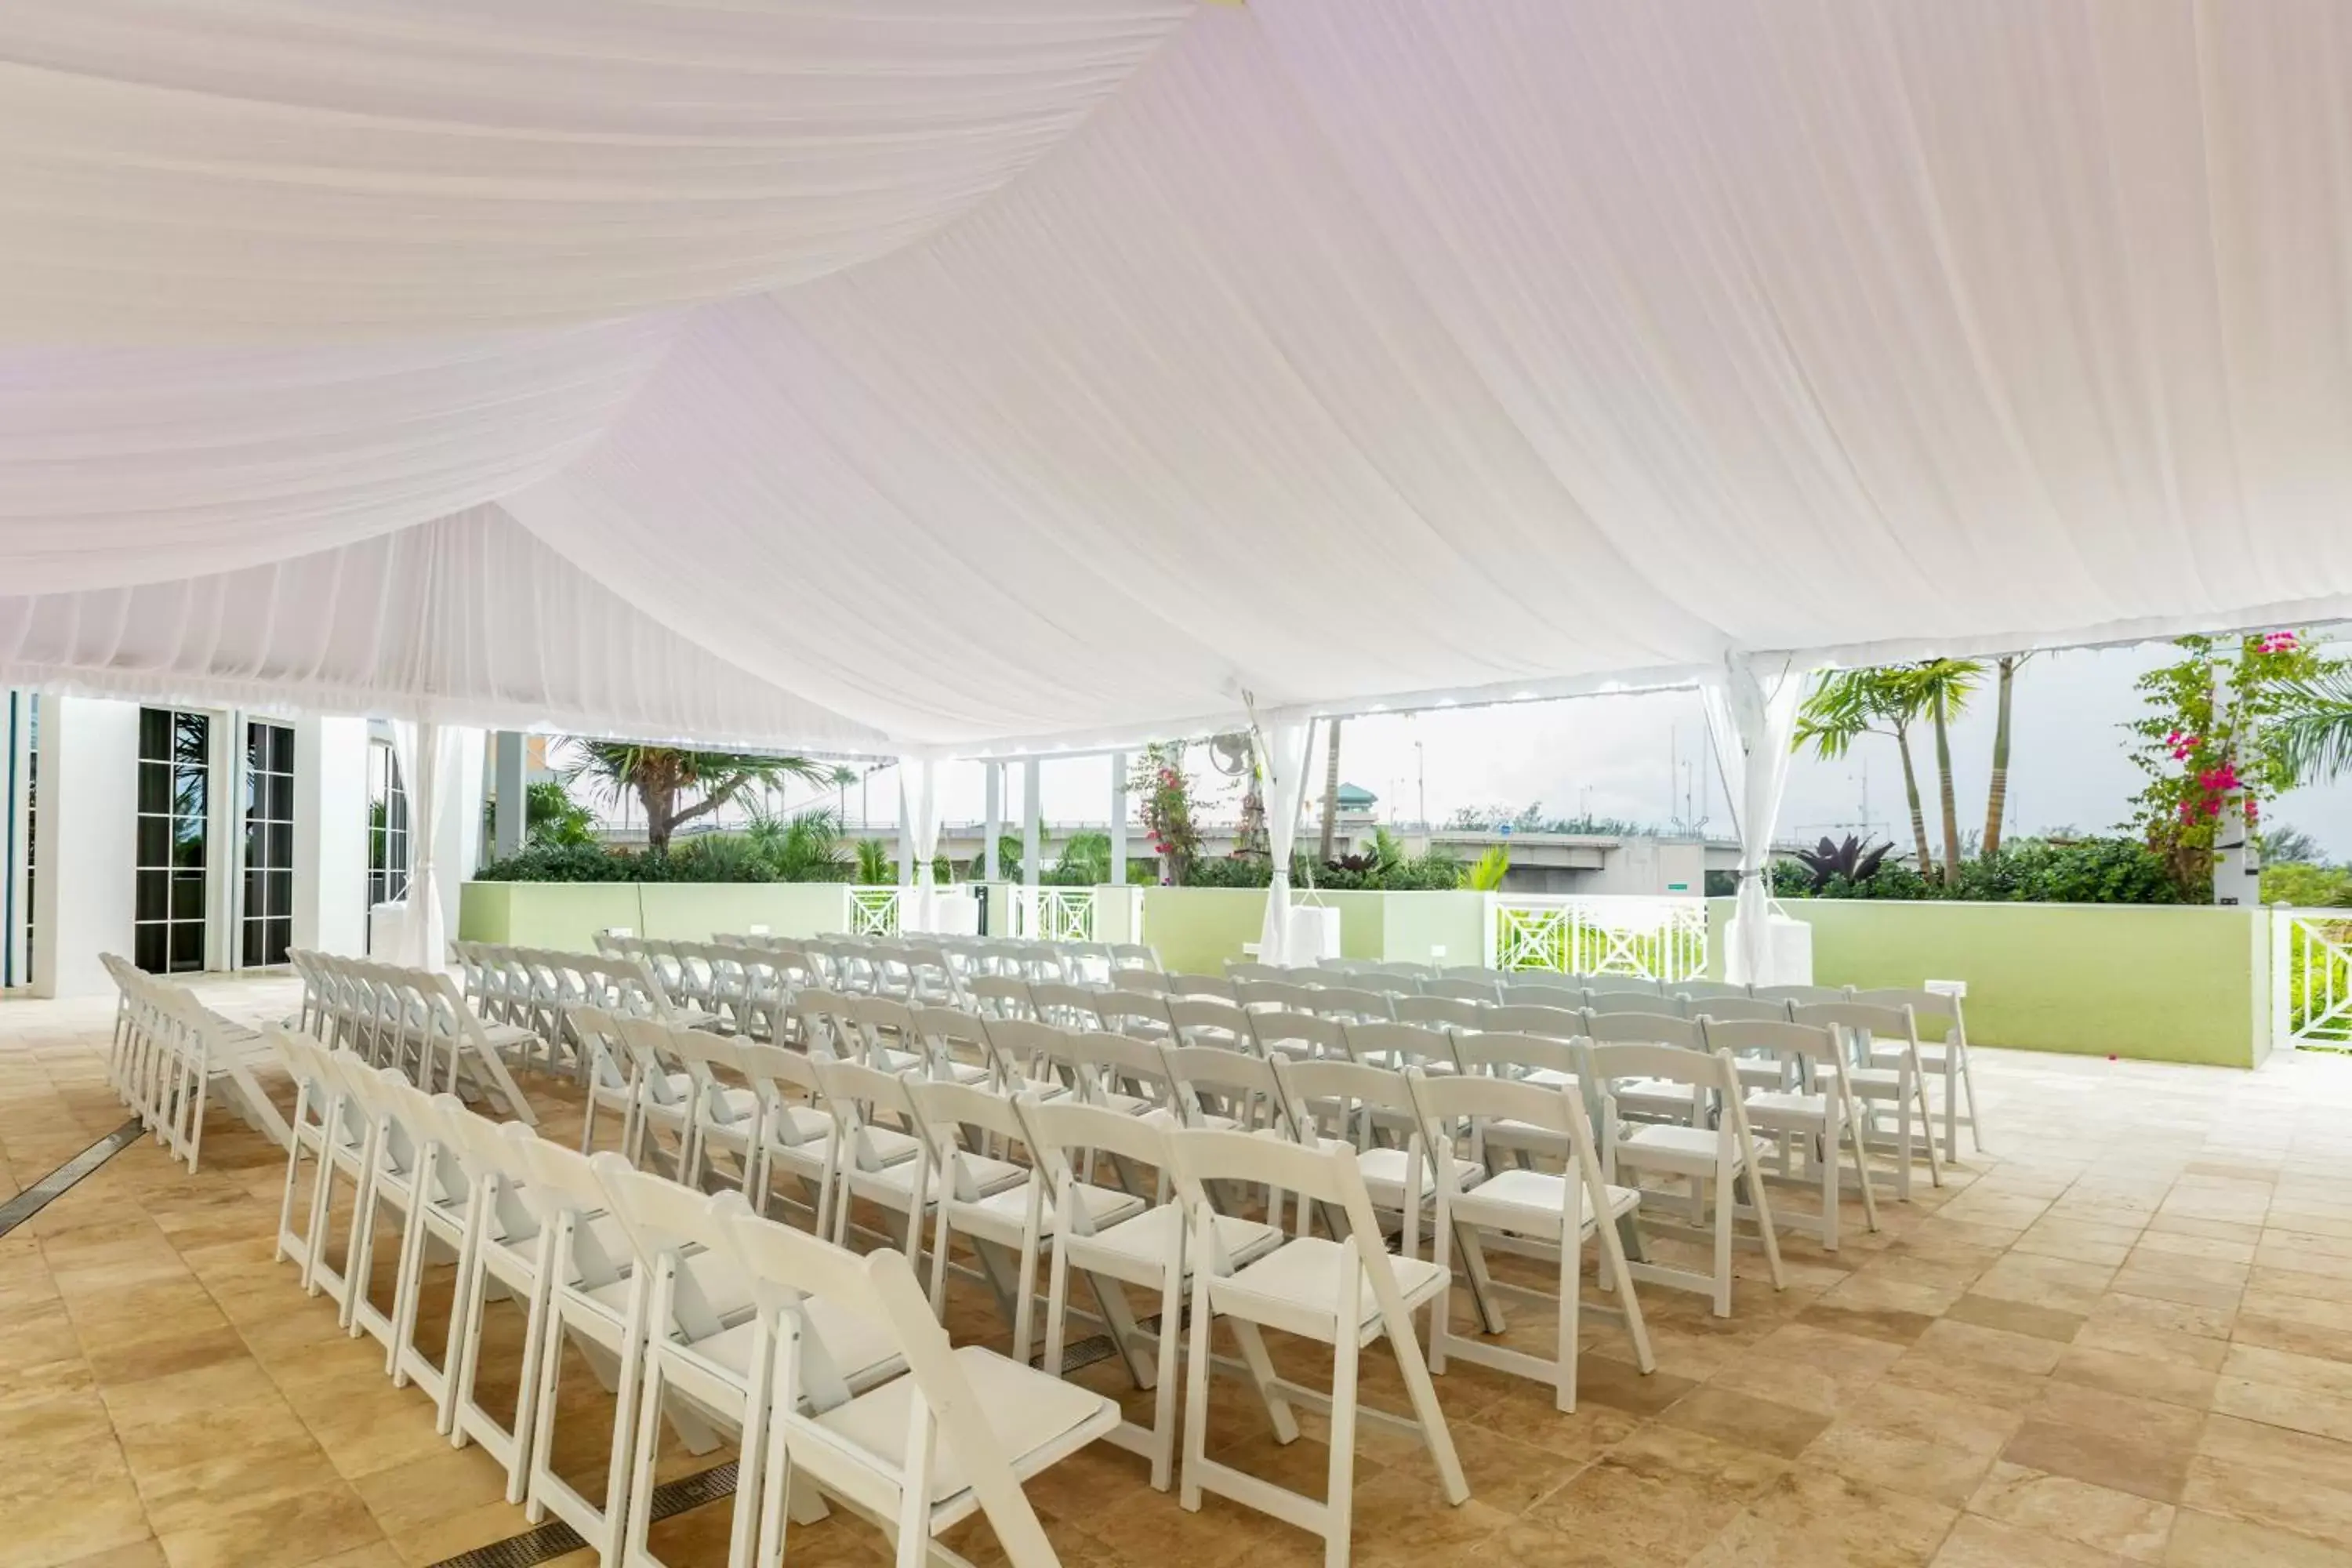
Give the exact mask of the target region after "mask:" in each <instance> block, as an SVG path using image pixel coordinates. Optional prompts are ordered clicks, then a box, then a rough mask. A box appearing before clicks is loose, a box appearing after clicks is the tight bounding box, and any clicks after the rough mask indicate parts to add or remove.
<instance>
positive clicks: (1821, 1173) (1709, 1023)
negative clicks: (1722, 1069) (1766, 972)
mask: <svg viewBox="0 0 2352 1568" xmlns="http://www.w3.org/2000/svg"><path fill="white" fill-rule="evenodd" d="M1704 1026H1705V1030H1706V1042H1707V1045H1708V1047H1710V1048H1712V1049H1716V1050H1727V1051H1729V1052H1731V1053H1732V1055H1733V1056H1734V1057H1735V1058H1737V1057H1740V1056H1753V1057H1757V1058H1764V1059H1765V1060H1768V1061H1769V1062H1772V1063H1774V1064H1775V1065H1777V1067H1778V1069H1779V1071H1780V1074H1781V1082H1780V1085H1779V1086H1778V1087H1774V1088H1769V1089H1758V1088H1755V1087H1753V1086H1752V1085H1746V1086H1744V1087H1746V1093H1745V1095H1744V1096H1743V1107H1744V1114H1745V1115H1746V1118H1747V1121H1748V1126H1749V1127H1751V1128H1753V1129H1755V1130H1756V1131H1758V1132H1760V1133H1762V1134H1763V1135H1764V1136H1765V1137H1766V1138H1768V1139H1769V1140H1770V1141H1771V1142H1772V1143H1773V1146H1774V1149H1775V1151H1776V1152H1777V1154H1778V1156H1779V1158H1778V1161H1777V1163H1775V1164H1774V1165H1772V1166H1759V1168H1758V1169H1759V1173H1761V1174H1762V1175H1763V1176H1764V1177H1765V1179H1767V1180H1773V1181H1780V1182H1784V1183H1787V1184H1790V1185H1792V1186H1804V1185H1811V1186H1815V1187H1817V1188H1818V1190H1819V1192H1820V1194H1821V1205H1822V1213H1821V1217H1820V1218H1819V1219H1818V1220H1815V1219H1813V1218H1811V1217H1810V1216H1808V1215H1802V1214H1797V1213H1792V1212H1790V1211H1789V1210H1787V1208H1786V1207H1785V1205H1784V1207H1783V1210H1782V1213H1781V1215H1780V1224H1781V1226H1783V1227H1785V1228H1789V1229H1794V1230H1804V1231H1810V1232H1811V1233H1813V1234H1814V1235H1816V1236H1818V1237H1820V1239H1821V1243H1822V1250H1823V1251H1826V1252H1835V1251H1836V1250H1837V1249H1838V1210H1839V1202H1838V1198H1839V1194H1840V1192H1841V1190H1842V1188H1843V1179H1842V1177H1841V1176H1840V1174H1839V1160H1840V1157H1841V1148H1842V1146H1843V1149H1844V1151H1845V1152H1851V1153H1852V1154H1853V1180H1854V1184H1855V1185H1856V1186H1857V1187H1858V1188H1860V1189H1861V1192H1862V1212H1863V1219H1864V1223H1865V1224H1866V1225H1867V1226H1869V1227H1870V1228H1871V1229H1872V1230H1876V1229H1877V1228H1878V1197H1877V1194H1876V1191H1875V1189H1876V1186H1877V1184H1876V1182H1875V1181H1874V1178H1873V1177H1872V1174H1871V1169H1870V1156H1869V1152H1868V1151H1867V1150H1866V1149H1865V1148H1864V1137H1863V1132H1864V1128H1863V1121H1862V1112H1861V1110H1860V1108H1859V1107H1858V1106H1857V1104H1856V1103H1855V1100H1854V1097H1853V1082H1852V1081H1851V1079H1849V1078H1848V1076H1847V1074H1846V1072H1845V1070H1844V1043H1843V1040H1841V1039H1840V1038H1839V1037H1838V1034H1837V1032H1836V1031H1835V1030H1832V1029H1825V1028H1815V1027H1811V1026H1807V1025H1803V1024H1774V1023H1753V1024H1725V1023H1718V1022H1717V1021H1716V1020H1714V1019H1712V1018H1709V1019H1706V1020H1705V1025H1704ZM1742 1076H1743V1079H1744V1078H1745V1077H1746V1069H1743V1072H1742ZM1800 1156H1801V1157H1802V1159H1803V1160H1804V1161H1805V1162H1807V1163H1808V1165H1809V1168H1810V1172H1811V1181H1810V1182H1808V1181H1807V1180H1806V1179H1805V1178H1803V1177H1800V1176H1799V1175H1798V1174H1797V1168H1796V1167H1797V1161H1798V1158H1799V1157H1800Z"/></svg>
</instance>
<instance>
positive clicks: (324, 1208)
mask: <svg viewBox="0 0 2352 1568" xmlns="http://www.w3.org/2000/svg"><path fill="white" fill-rule="evenodd" d="M263 1033H264V1037H266V1038H267V1039H268V1042H269V1044H270V1046H271V1047H272V1048H273V1049H274V1050H276V1051H277V1052H278V1058H279V1059H280V1060H281V1061H283V1062H284V1063H285V1064H286V1070H287V1072H288V1073H289V1076H291V1077H292V1079H294V1121H293V1126H292V1129H291V1131H292V1133H293V1136H292V1137H291V1138H290V1139H289V1141H288V1143H287V1147H286V1185H285V1190H284V1192H283V1194H281V1195H280V1197H279V1199H278V1246H277V1250H276V1256H277V1257H278V1258H293V1259H294V1260H295V1261H296V1262H297V1263H298V1264H299V1265H300V1267H301V1279H302V1289H303V1292H304V1294H306V1295H310V1296H316V1295H318V1294H320V1292H321V1291H324V1292H325V1293H326V1295H327V1297H328V1299H329V1300H332V1301H333V1302H334V1303H335V1309H336V1316H337V1320H338V1321H341V1314H342V1308H343V1302H344V1300H346V1298H347V1296H348V1295H349V1291H348V1289H347V1288H346V1276H345V1274H344V1273H342V1272H340V1271H338V1270H337V1269H335V1268H333V1267H332V1266H331V1264H329V1262H328V1261H327V1243H328V1240H329V1235H328V1232H329V1227H330V1226H331V1222H332V1219H333V1206H334V1186H335V1175H336V1173H338V1172H340V1173H342V1174H343V1175H345V1176H348V1177H350V1178H351V1182H352V1189H353V1190H354V1191H355V1192H356V1191H357V1190H358V1187H359V1185H360V1184H361V1182H362V1180H363V1179H364V1177H365V1174H366V1170H367V1162H368V1159H369V1156H370V1154H371V1153H372V1150H371V1149H370V1147H369V1142H370V1137H371V1133H372V1131H373V1130H372V1128H371V1126H370V1124H369V1121H368V1117H367V1113H366V1111H365V1110H363V1109H362V1107H361V1106H360V1105H359V1103H358V1102H356V1101H355V1100H352V1097H351V1094H350V1091H349V1089H347V1087H346V1078H345V1073H344V1068H345V1066H346V1064H349V1065H350V1066H351V1067H352V1068H353V1069H354V1070H357V1071H362V1072H364V1071H366V1070H367V1068H365V1066H364V1065H363V1064H361V1063H360V1062H358V1061H357V1059H356V1058H352V1056H350V1055H349V1054H348V1053H345V1052H332V1051H330V1050H328V1048H327V1047H324V1046H322V1045H320V1044H319V1042H318V1041H316V1040H314V1039H311V1038H310V1037H307V1036H304V1035H296V1034H290V1033H289V1032H288V1031H286V1030H284V1029H268V1030H265V1031H263ZM306 1153H307V1154H308V1155H309V1156H310V1163H311V1165H312V1173H311V1181H310V1201H309V1203H308V1204H307V1205H305V1209H304V1222H303V1226H302V1228H301V1229H300V1230H299V1231H298V1230H296V1229H295V1228H294V1207H295V1195H296V1193H297V1191H298V1190H299V1186H300V1184H301V1166H302V1157H303V1156H304V1155H305V1154H306ZM347 1256H348V1254H347Z"/></svg>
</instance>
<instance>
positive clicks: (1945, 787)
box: [1927, 689, 1960, 888]
mask: <svg viewBox="0 0 2352 1568" xmlns="http://www.w3.org/2000/svg"><path fill="white" fill-rule="evenodd" d="M1927 713H1928V716H1929V717H1930V718H1931V719H1933V720H1934V721H1935V723H1936V794H1937V804H1939V805H1942V807H1943V808H1944V886H1946V887H1948V888H1953V887H1958V885H1959V881H1960V808H1959V804H1958V802H1957V801H1956V800H1954V799H1953V798H1952V729H1951V725H1950V724H1949V723H1948V722H1947V721H1946V719H1945V701H1944V693H1943V692H1942V690H1941V689H1938V690H1937V692H1936V694H1935V696H1934V698H1933V699H1932V700H1930V702H1929V705H1928V709H1927Z"/></svg>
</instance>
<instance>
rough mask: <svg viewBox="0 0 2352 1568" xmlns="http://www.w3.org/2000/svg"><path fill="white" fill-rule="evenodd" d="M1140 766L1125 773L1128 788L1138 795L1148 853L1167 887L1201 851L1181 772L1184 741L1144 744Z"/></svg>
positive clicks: (1180, 879) (1180, 880) (1177, 883)
mask: <svg viewBox="0 0 2352 1568" xmlns="http://www.w3.org/2000/svg"><path fill="white" fill-rule="evenodd" d="M1141 761H1142V764H1143V765H1142V767H1141V768H1140V769H1139V770H1138V772H1137V773H1134V774H1132V775H1130V776H1129V780H1128V786H1127V787H1128V791H1129V794H1132V795H1139V796H1141V797H1142V805H1141V806H1140V807H1139V815H1140V816H1141V817H1142V818H1143V829H1144V831H1145V832H1147V833H1149V834H1150V835H1151V852H1152V853H1153V854H1155V855H1157V856H1159V857H1160V871H1161V873H1162V875H1164V876H1165V877H1166V879H1167V880H1168V882H1169V884H1170V885H1171V887H1180V888H1181V887H1182V886H1183V885H1184V881H1185V873H1186V871H1187V870H1189V869H1190V868H1191V867H1192V861H1193V859H1194V858H1196V857H1197V856H1199V854H1200V853H1201V830H1200V828H1199V827H1198V826H1195V825H1194V823H1193V821H1192V779H1191V778H1190V777H1189V776H1188V775H1187V774H1186V773H1185V772H1184V742H1181V741H1170V742H1162V743H1160V744H1158V745H1151V746H1146V747H1145V748H1144V749H1143V752H1142V758H1141Z"/></svg>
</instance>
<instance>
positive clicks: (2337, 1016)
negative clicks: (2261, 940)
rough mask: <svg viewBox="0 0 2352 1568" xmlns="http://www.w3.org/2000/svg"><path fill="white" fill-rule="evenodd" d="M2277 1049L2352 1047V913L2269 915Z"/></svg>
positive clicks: (2295, 912) (2273, 912) (2279, 911)
mask: <svg viewBox="0 0 2352 1568" xmlns="http://www.w3.org/2000/svg"><path fill="white" fill-rule="evenodd" d="M2271 1019H2272V1030H2273V1035H2274V1036H2275V1037H2276V1040H2277V1043H2278V1044H2280V1045H2283V1046H2294V1045H2311V1046H2332V1047H2352V910H2272V911H2271Z"/></svg>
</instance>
